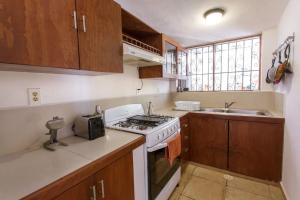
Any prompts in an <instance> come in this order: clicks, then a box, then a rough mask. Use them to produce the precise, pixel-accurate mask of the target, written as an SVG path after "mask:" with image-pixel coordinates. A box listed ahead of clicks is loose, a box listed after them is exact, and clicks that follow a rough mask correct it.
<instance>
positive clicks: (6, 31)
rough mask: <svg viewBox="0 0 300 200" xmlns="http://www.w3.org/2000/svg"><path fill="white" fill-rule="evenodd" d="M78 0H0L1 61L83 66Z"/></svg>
mask: <svg viewBox="0 0 300 200" xmlns="http://www.w3.org/2000/svg"><path fill="white" fill-rule="evenodd" d="M74 11H75V0H51V1H48V0H9V1H8V0H0V49H1V53H0V62H2V63H13V64H24V65H37V66H47V67H60V68H74V69H78V68H79V59H78V42H77V30H76V29H75V28H74V18H73V16H72V15H73V12H74Z"/></svg>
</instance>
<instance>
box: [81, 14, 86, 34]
mask: <svg viewBox="0 0 300 200" xmlns="http://www.w3.org/2000/svg"><path fill="white" fill-rule="evenodd" d="M82 26H83V32H84V33H86V31H87V29H86V16H85V15H82Z"/></svg>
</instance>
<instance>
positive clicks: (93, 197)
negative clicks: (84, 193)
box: [90, 185, 97, 200]
mask: <svg viewBox="0 0 300 200" xmlns="http://www.w3.org/2000/svg"><path fill="white" fill-rule="evenodd" d="M90 189H91V190H92V192H93V196H92V197H91V198H90V199H91V200H97V194H96V187H95V186H94V185H93V186H92V187H90Z"/></svg>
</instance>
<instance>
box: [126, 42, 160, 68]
mask: <svg viewBox="0 0 300 200" xmlns="http://www.w3.org/2000/svg"><path fill="white" fill-rule="evenodd" d="M123 54H124V55H123V61H124V63H125V64H130V65H137V66H139V67H145V66H152V65H162V64H163V63H164V58H163V57H162V56H160V55H158V54H155V53H152V52H149V51H146V50H144V49H142V48H139V47H136V46H133V45H131V44H128V43H123Z"/></svg>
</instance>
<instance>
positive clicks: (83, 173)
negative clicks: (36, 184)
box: [22, 137, 145, 200]
mask: <svg viewBox="0 0 300 200" xmlns="http://www.w3.org/2000/svg"><path fill="white" fill-rule="evenodd" d="M144 143H145V138H144V137H140V138H138V139H136V140H134V141H132V142H130V143H128V144H126V145H124V146H122V147H120V148H119V149H116V150H115V151H113V152H111V153H109V154H107V155H105V156H103V157H101V158H99V159H98V160H95V161H93V162H91V163H90V164H88V165H86V166H84V167H82V168H80V169H78V170H76V171H74V172H72V173H70V174H68V175H67V176H65V177H62V178H60V179H58V180H57V181H55V182H53V183H51V184H49V185H47V186H45V187H43V188H41V189H40V190H38V191H36V192H34V193H32V194H29V195H28V196H26V197H24V198H22V199H25V200H29V199H44V200H48V199H49V200H50V199H53V198H55V197H57V196H58V195H60V194H62V193H63V192H65V191H67V190H68V189H70V188H72V187H73V186H75V185H77V184H79V183H80V182H82V181H84V180H85V179H86V178H88V177H90V176H92V175H93V174H95V173H96V172H98V171H99V170H101V169H103V168H104V167H106V166H107V165H109V164H111V163H112V162H114V161H116V160H118V159H119V158H121V157H123V156H124V155H126V154H128V153H130V152H131V151H132V150H133V149H135V148H137V147H138V146H140V145H142V144H144Z"/></svg>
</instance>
